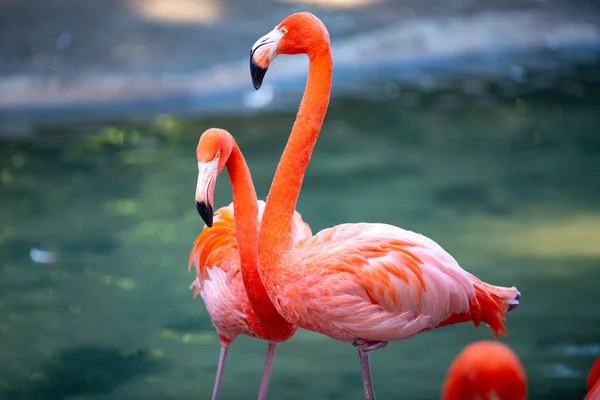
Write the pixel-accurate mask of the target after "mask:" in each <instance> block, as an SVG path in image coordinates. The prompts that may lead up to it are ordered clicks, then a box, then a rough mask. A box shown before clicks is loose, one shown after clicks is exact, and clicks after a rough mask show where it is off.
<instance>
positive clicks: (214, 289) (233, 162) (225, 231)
mask: <svg viewBox="0 0 600 400" xmlns="http://www.w3.org/2000/svg"><path fill="white" fill-rule="evenodd" d="M196 154H197V157H198V170H199V173H198V183H197V186H196V206H197V209H198V212H199V213H200V215H201V217H202V218H203V219H204V220H205V221H206V224H207V226H205V227H204V229H203V230H202V232H201V233H200V235H199V236H198V238H197V239H196V240H195V242H194V246H193V249H192V252H191V254H190V261H189V267H191V266H192V265H195V266H196V280H195V281H194V283H193V284H192V287H194V296H195V295H198V294H200V296H201V297H202V299H203V300H204V303H205V305H206V309H207V310H208V313H209V315H210V318H211V320H212V322H213V325H214V326H215V328H216V330H217V333H218V334H219V338H220V340H221V356H220V358H219V366H218V369H217V376H216V380H215V387H214V390H213V395H212V399H213V400H215V399H217V398H218V397H219V390H220V387H221V380H222V377H223V369H224V367H225V359H226V358H227V350H228V348H229V345H230V344H231V342H232V341H233V340H234V339H235V338H236V337H237V336H238V335H248V336H252V337H255V338H258V339H264V340H267V341H268V342H269V345H268V349H267V358H266V361H265V367H264V370H263V376H262V380H261V385H260V389H259V395H258V399H261V400H262V399H265V398H266V396H267V390H268V386H269V377H270V375H271V367H272V363H273V358H274V356H275V348H276V345H277V343H279V342H282V341H284V340H287V339H289V338H290V337H292V335H293V334H294V333H295V332H296V330H297V327H296V326H294V325H292V324H290V323H288V322H287V321H285V320H284V319H282V318H281V317H280V316H279V314H278V313H277V311H276V310H275V308H274V307H273V305H272V304H271V302H270V301H269V298H268V296H267V294H266V292H265V289H264V286H263V285H262V283H261V282H260V278H259V277H258V271H257V264H258V230H259V223H260V219H261V218H262V214H263V210H264V208H265V202H264V201H260V202H257V199H256V191H255V189H254V184H253V183H252V177H251V176H250V171H249V169H248V165H247V164H246V161H245V159H244V156H243V155H242V153H241V151H240V148H239V147H238V146H237V144H236V142H235V140H234V139H233V137H232V136H231V135H230V134H229V132H227V131H225V130H222V129H208V130H207V131H206V132H204V133H203V134H202V136H201V137H200V140H199V142H198V148H197V150H196ZM224 166H227V171H228V172H229V176H230V179H231V186H232V189H233V202H232V203H231V204H229V205H228V206H227V207H222V208H220V209H218V210H217V212H216V213H215V214H214V215H213V198H214V190H215V180H216V176H217V174H219V173H220V172H221V170H222V169H223V167H224ZM311 234H312V233H311V230H310V227H309V226H308V224H306V223H305V222H303V221H302V217H301V216H300V214H299V213H297V212H295V213H294V216H293V222H292V236H293V239H292V241H293V242H299V241H301V240H304V239H306V238H308V237H310V236H311ZM240 264H241V266H240ZM240 272H241V274H240ZM244 285H245V288H244ZM247 291H248V294H247V293H246V292H247ZM249 295H251V296H252V297H253V300H254V304H257V305H258V306H260V307H262V308H261V311H262V313H263V315H262V319H261V320H259V319H258V317H257V315H256V313H255V312H254V309H253V308H252V306H251V304H250V300H249V298H248V296H249ZM269 307H270V308H269ZM269 311H270V312H271V314H269Z"/></svg>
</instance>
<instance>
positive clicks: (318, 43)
mask: <svg viewBox="0 0 600 400" xmlns="http://www.w3.org/2000/svg"><path fill="white" fill-rule="evenodd" d="M329 48H330V46H329V33H328V32H327V28H326V27H325V25H324V24H323V22H321V20H320V19H319V18H317V17H316V16H315V15H313V14H311V13H309V12H298V13H294V14H291V15H290V16H288V17H286V18H285V19H284V20H283V21H281V23H280V24H279V25H277V26H276V27H275V28H274V29H273V30H272V31H271V32H269V33H267V34H266V35H264V36H263V37H261V38H260V39H258V40H257V41H256V43H254V46H252V50H250V75H251V76H252V84H253V85H254V88H255V89H256V90H258V89H259V88H260V86H261V85H262V81H263V78H264V77H265V74H266V73H267V69H268V68H269V65H270V64H271V62H272V61H273V60H274V59H275V57H277V55H279V54H308V56H309V58H311V57H312V56H313V55H314V54H315V52H316V51H318V50H322V49H329Z"/></svg>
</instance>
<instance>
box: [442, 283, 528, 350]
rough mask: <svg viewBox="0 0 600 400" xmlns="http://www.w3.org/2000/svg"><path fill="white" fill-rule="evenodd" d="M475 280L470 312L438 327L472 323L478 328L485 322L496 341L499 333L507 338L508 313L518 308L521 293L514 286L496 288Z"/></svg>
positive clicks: (449, 319)
mask: <svg viewBox="0 0 600 400" xmlns="http://www.w3.org/2000/svg"><path fill="white" fill-rule="evenodd" d="M474 279H475V282H474V283H473V288H474V289H475V297H474V298H472V299H471V301H470V304H469V311H468V312H465V313H460V314H453V315H451V316H450V318H448V319H446V320H445V321H443V322H442V323H441V324H440V325H438V327H441V326H445V325H453V324H457V323H461V322H467V321H472V322H473V325H475V327H476V328H477V327H479V324H481V323H482V322H483V323H485V324H487V325H488V326H489V327H490V328H491V329H492V330H493V331H494V337H495V338H496V339H498V334H499V333H501V334H503V335H504V336H506V335H507V332H506V327H505V326H504V321H505V320H506V313H507V312H509V311H512V310H514V309H515V308H517V306H518V305H519V301H520V299H521V293H519V291H518V290H517V288H515V287H514V286H513V287H511V288H507V287H502V286H494V285H489V284H487V283H485V282H482V281H480V280H479V279H477V278H474Z"/></svg>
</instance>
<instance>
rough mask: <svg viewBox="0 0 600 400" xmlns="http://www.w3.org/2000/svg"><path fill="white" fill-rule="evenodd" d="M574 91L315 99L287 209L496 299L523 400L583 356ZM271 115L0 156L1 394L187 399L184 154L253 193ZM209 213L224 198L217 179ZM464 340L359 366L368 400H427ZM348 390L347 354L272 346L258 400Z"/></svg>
mask: <svg viewBox="0 0 600 400" xmlns="http://www.w3.org/2000/svg"><path fill="white" fill-rule="evenodd" d="M579 89H581V90H579V91H578V92H577V95H576V96H575V95H573V94H572V93H571V94H570V95H569V93H567V95H560V94H557V93H554V92H552V93H541V94H540V93H538V94H532V95H529V96H524V97H521V98H518V99H515V98H511V99H509V100H502V101H500V100H498V101H493V102H488V103H487V104H485V105H484V104H482V103H481V102H479V101H478V102H472V101H470V100H469V99H468V98H463V97H462V96H461V95H459V94H456V93H452V92H449V93H441V94H437V95H431V96H429V97H428V96H425V97H421V98H420V100H419V103H418V104H416V103H415V102H414V101H413V100H414V99H413V98H412V97H410V96H408V95H406V96H404V95H401V96H400V97H399V98H396V99H393V100H385V101H379V102H377V101H366V100H352V99H346V100H336V101H334V102H333V104H332V106H331V108H330V111H329V114H328V117H327V119H326V124H325V126H324V128H323V132H322V135H321V137H320V139H319V141H318V143H317V147H316V150H315V152H314V155H313V157H312V160H311V164H310V166H309V168H308V172H307V175H306V179H305V184H304V187H303V191H302V194H301V197H300V200H299V203H298V210H299V211H300V212H301V213H302V215H303V217H304V219H305V220H306V221H307V222H309V223H310V225H311V226H312V228H313V232H316V231H318V230H320V229H322V228H325V227H328V226H331V225H335V224H339V223H342V222H359V221H369V222H388V223H392V224H396V225H399V226H402V227H404V228H407V229H410V230H414V231H418V232H421V233H424V234H426V235H428V236H430V237H431V238H433V239H434V240H436V241H437V242H438V243H440V244H441V245H442V246H443V247H444V248H446V249H447V250H448V251H449V252H451V253H452V254H453V255H454V256H455V257H456V258H457V260H458V261H459V262H460V263H461V264H462V266H463V267H464V268H465V269H467V270H469V271H470V272H473V273H474V274H476V275H478V276H479V277H480V278H482V279H484V280H486V281H488V282H491V283H495V284H500V285H516V286H517V287H518V288H519V289H520V291H521V293H522V295H523V296H522V302H521V306H520V307H519V308H518V309H517V310H516V311H515V312H513V313H511V314H510V315H509V319H508V322H507V328H508V331H509V336H508V337H507V338H502V339H501V340H503V341H505V342H507V343H509V344H510V345H511V346H512V347H513V348H514V349H515V351H516V352H517V353H518V354H519V356H520V357H521V358H522V360H523V363H524V365H525V368H526V370H527V373H528V375H529V379H530V399H578V398H583V395H584V391H585V389H584V387H585V379H586V377H587V373H588V371H589V368H590V367H591V364H592V362H593V360H594V359H595V357H596V355H597V354H598V353H599V352H600V307H599V304H600V294H599V293H600V292H599V291H598V282H599V279H600V245H599V243H600V202H599V200H598V199H599V198H600V184H599V183H598V182H599V180H600V179H599V178H600V135H599V133H600V114H598V110H600V97H599V96H598V93H600V92H599V91H598V87H594V86H593V85H587V86H581V87H579ZM411 99H412V100H411ZM449 99H450V100H449ZM415 104H416V105H415ZM292 120H293V114H285V113H283V114H272V115H261V116H256V117H252V116H247V117H220V118H219V119H214V120H179V119H173V118H169V117H160V118H157V119H156V120H154V121H153V122H151V123H140V124H132V123H119V122H115V123H112V124H106V125H101V124H84V125H76V126H75V125H73V126H68V127H66V128H65V127H45V128H43V127H42V128H40V131H39V134H38V135H37V136H36V137H35V139H33V140H28V141H25V142H19V141H16V140H10V141H9V140H4V141H2V142H0V143H1V144H0V146H1V147H0V148H1V150H0V157H1V158H0V178H1V180H0V188H1V189H0V202H1V207H0V261H1V262H0V316H1V317H0V360H1V362H0V398H2V399H85V398H94V399H137V398H140V399H141V398H144V399H208V398H209V397H210V392H211V389H212V385H213V380H214V373H215V367H216V362H217V358H218V354H219V342H218V338H217V336H216V335H215V333H214V331H213V329H212V326H211V323H210V320H209V318H208V315H207V313H206V310H205V309H204V306H203V304H202V301H201V300H200V299H199V298H198V299H192V296H191V292H190V291H189V290H188V286H189V284H190V282H191V281H192V279H193V274H192V273H188V271H187V259H188V254H189V250H190V247H191V243H192V241H193V239H194V238H195V236H196V235H197V234H198V232H199V231H200V229H201V228H202V226H203V225H202V222H201V220H200V218H199V217H198V215H197V213H196V210H195V208H194V202H193V195H194V188H195V183H196V174H197V167H196V161H195V153H194V151H195V146H196V142H197V140H198V137H199V135H200V134H201V132H202V131H203V130H204V129H206V128H208V127H211V126H218V127H223V128H226V129H228V130H230V131H231V132H232V133H233V134H234V136H235V137H236V139H237V140H238V142H239V144H240V146H241V148H242V150H243V151H244V153H245V155H246V157H247V159H248V162H249V164H250V168H251V170H252V172H253V176H254V179H255V184H256V186H257V190H258V193H259V195H260V197H261V198H263V199H264V196H265V195H266V192H267V190H268V187H269V184H270V181H271V178H272V175H273V172H274V169H275V167H276V164H277V162H278V160H279V156H280V154H281V151H282V149H283V146H284V143H285V141H286V139H287V132H289V129H290V127H291V124H292ZM215 198H216V203H217V206H222V205H226V204H228V203H229V201H230V199H231V196H230V186H229V182H228V179H227V177H226V175H223V176H222V177H221V179H220V180H219V184H218V187H217V193H216V197H215ZM482 338H486V339H489V338H492V333H491V331H490V330H489V329H488V328H487V327H483V326H482V327H480V328H479V329H475V328H474V327H473V326H472V325H471V324H462V325H459V326H452V327H446V328H443V329H439V330H436V331H434V332H430V333H427V334H424V335H420V336H419V337H415V338H412V339H410V340H409V341H406V342H399V343H392V344H390V345H389V346H388V347H387V348H386V349H384V350H382V351H379V352H377V353H375V354H374V355H373V356H372V364H373V365H372V367H373V374H374V379H375V385H376V391H377V394H378V398H381V399H397V398H402V399H434V398H437V397H439V388H440V386H441V383H442V380H443V377H444V373H445V371H446V369H447V368H448V366H449V364H450V362H451V360H452V359H453V357H455V356H456V354H457V353H458V352H459V351H460V350H461V349H462V347H463V346H464V345H466V344H467V343H468V342H470V341H472V340H474V339H482ZM265 350H266V343H264V342H259V341H257V340H254V339H249V338H245V337H243V338H240V339H239V340H238V341H236V342H235V343H234V344H233V346H232V348H231V351H230V359H229V364H228V365H227V367H226V373H225V378H224V387H223V390H222V399H224V400H226V399H252V398H255V395H256V392H257V389H258V383H259V379H260V373H261V369H262V364H263V359H264V352H265ZM361 396H362V382H361V378H360V368H359V365H358V360H357V357H356V353H355V350H354V349H353V348H352V347H351V346H349V345H347V344H341V343H336V342H334V341H332V340H330V339H328V338H326V337H323V336H320V335H317V334H313V333H308V332H305V331H300V332H298V334H297V335H296V336H295V337H294V338H293V339H292V340H290V341H289V342H287V343H284V344H283V345H281V346H280V347H279V350H278V354H277V358H276V361H275V367H274V372H273V375H272V383H271V389H270V398H271V399H286V400H287V399H290V400H291V399H360V398H361Z"/></svg>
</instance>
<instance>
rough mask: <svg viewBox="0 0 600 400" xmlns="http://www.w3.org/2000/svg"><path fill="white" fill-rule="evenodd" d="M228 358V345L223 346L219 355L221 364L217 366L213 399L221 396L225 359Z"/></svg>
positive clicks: (215, 399)
mask: <svg viewBox="0 0 600 400" xmlns="http://www.w3.org/2000/svg"><path fill="white" fill-rule="evenodd" d="M226 359H227V347H224V346H221V355H220V356H219V366H218V367H217V378H216V379H215V388H214V389H213V394H212V398H211V399H212V400H217V399H218V398H219V392H220V391H221V381H222V380H223V370H224V369H225V360H226Z"/></svg>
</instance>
